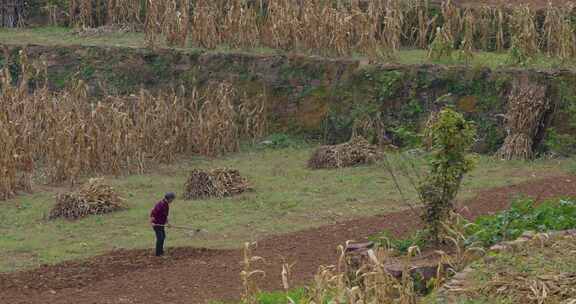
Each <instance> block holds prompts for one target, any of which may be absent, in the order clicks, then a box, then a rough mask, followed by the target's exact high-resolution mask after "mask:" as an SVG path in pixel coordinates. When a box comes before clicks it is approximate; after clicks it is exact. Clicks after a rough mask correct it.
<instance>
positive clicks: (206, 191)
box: [184, 168, 249, 200]
mask: <svg viewBox="0 0 576 304" xmlns="http://www.w3.org/2000/svg"><path fill="white" fill-rule="evenodd" d="M248 189H249V184H248V181H247V180H246V179H245V178H244V177H242V176H241V175H240V172H238V170H234V169H227V168H219V169H213V170H207V171H206V170H199V169H193V170H192V172H191V173H190V176H189V177H188V180H187V181H186V185H185V186H184V198H185V199H189V200H196V199H205V198H223V197H227V196H233V195H237V194H240V193H243V192H244V191H246V190H248Z"/></svg>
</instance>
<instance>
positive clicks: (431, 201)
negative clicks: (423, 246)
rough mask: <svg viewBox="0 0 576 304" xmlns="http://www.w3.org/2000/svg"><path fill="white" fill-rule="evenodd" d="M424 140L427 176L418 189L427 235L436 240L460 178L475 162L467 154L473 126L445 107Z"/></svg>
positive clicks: (451, 207) (472, 141) (456, 191)
mask: <svg viewBox="0 0 576 304" xmlns="http://www.w3.org/2000/svg"><path fill="white" fill-rule="evenodd" d="M426 137H427V138H428V141H429V143H430V147H431V157H430V159H429V163H428V166H429V173H428V175H427V177H426V178H425V179H424V180H423V181H422V182H421V184H420V186H419V187H418V193H419V195H420V199H421V200H422V202H423V203H424V209H425V213H424V215H423V217H424V220H425V222H426V224H427V226H428V227H427V228H428V229H429V232H430V236H431V237H432V238H433V239H434V240H435V241H439V237H440V233H441V230H442V223H443V222H445V221H446V220H447V219H448V216H449V214H450V211H452V210H453V209H454V206H453V200H454V198H455V197H456V194H457V193H458V190H459V189H460V184H461V183H462V179H463V178H464V175H465V174H466V173H467V172H469V171H471V170H472V169H473V168H474V165H475V161H476V159H475V158H474V157H472V156H470V155H468V151H469V150H470V148H471V146H472V144H473V143H474V139H475V137H476V127H475V126H474V124H472V123H471V122H468V121H466V119H464V116H463V115H462V114H460V113H458V112H456V111H454V110H452V109H450V108H445V109H444V110H442V111H440V113H438V114H437V117H436V118H435V119H432V123H431V125H430V127H429V128H428V129H427V132H426Z"/></svg>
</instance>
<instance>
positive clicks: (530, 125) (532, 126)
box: [496, 81, 551, 160]
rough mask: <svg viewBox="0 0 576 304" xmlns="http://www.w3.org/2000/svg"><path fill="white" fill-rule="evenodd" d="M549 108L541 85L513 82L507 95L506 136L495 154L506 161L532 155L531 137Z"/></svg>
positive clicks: (548, 102)
mask: <svg viewBox="0 0 576 304" xmlns="http://www.w3.org/2000/svg"><path fill="white" fill-rule="evenodd" d="M550 107H551V104H550V99H549V96H547V88H546V87H545V86H541V85H536V84H533V83H530V82H528V81H518V82H516V83H515V84H514V87H513V89H512V91H511V92H510V95H509V96H508V112H507V114H506V128H507V131H508V136H507V137H506V139H505V140H504V144H503V145H502V147H501V148H500V150H498V152H497V153H496V156H497V157H498V158H501V159H506V160H512V159H532V158H534V139H535V137H536V136H537V134H538V132H539V131H540V128H542V127H543V120H544V118H545V115H546V113H547V111H549V110H550Z"/></svg>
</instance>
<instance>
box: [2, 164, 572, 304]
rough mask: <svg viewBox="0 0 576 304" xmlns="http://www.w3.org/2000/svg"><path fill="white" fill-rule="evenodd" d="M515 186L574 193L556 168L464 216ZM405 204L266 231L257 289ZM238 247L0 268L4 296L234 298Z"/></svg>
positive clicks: (402, 215) (405, 225) (406, 225)
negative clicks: (21, 269)
mask: <svg viewBox="0 0 576 304" xmlns="http://www.w3.org/2000/svg"><path fill="white" fill-rule="evenodd" d="M518 194H524V195H530V196H534V197H538V198H540V199H544V198H550V197H557V196H575V195H576V177H575V176H571V175H559V176H555V177H548V178H545V179H537V180H532V181H529V182H524V183H521V184H518V185H513V186H506V187H499V188H494V189H488V190H483V191H480V192H479V193H478V195H477V196H476V197H475V198H474V199H471V200H468V201H466V203H465V205H466V206H467V207H468V210H469V213H468V214H467V216H468V217H470V218H473V217H475V216H478V215H481V214H487V213H490V212H494V211H498V210H501V209H503V208H506V207H508V205H509V202H510V199H511V198H512V197H513V196H515V195H518ZM416 223H417V219H416V218H414V216H413V215H412V213H410V212H408V211H401V212H396V213H390V214H386V215H381V216H374V217H367V218H362V219H355V220H351V221H345V222H341V223H338V224H335V225H329V226H323V227H320V228H314V229H309V230H305V231H301V232H295V233H290V234H285V235H282V236H276V237H271V238H268V239H265V240H263V241H260V242H259V244H258V248H257V250H256V251H255V252H254V254H256V255H258V256H262V257H264V259H265V261H266V262H265V265H263V266H262V267H261V268H262V269H263V270H265V271H266V273H267V279H266V280H265V281H264V282H262V286H263V287H264V288H265V289H269V290H270V289H280V287H281V277H280V270H281V268H280V267H281V266H280V265H281V264H282V263H283V262H284V261H285V260H286V261H290V262H292V261H296V262H297V264H296V266H295V268H294V280H295V281H296V283H300V284H302V283H305V282H306V281H308V280H310V279H311V277H312V275H313V273H314V269H316V268H317V267H318V266H319V265H329V264H332V263H334V262H335V261H336V256H337V253H336V250H335V248H336V246H337V245H339V244H342V243H343V242H345V241H346V240H348V239H353V238H354V239H356V240H358V238H359V237H361V236H367V235H370V234H373V233H375V232H378V231H381V230H383V229H388V230H390V231H392V232H393V233H395V234H396V235H398V236H401V235H405V234H406V233H408V232H410V231H413V230H414V229H416V228H417V227H416ZM241 256H242V252H241V251H240V250H207V249H195V248H177V249H173V250H171V251H170V258H169V259H160V260H158V259H154V258H152V257H151V256H150V255H149V252H148V251H142V250H134V251H117V252H112V253H109V254H106V255H102V256H98V257H95V258H92V259H89V260H81V261H73V262H67V263H63V264H58V265H55V266H45V267H42V268H40V269H37V270H32V271H28V272H16V273H9V274H2V275H0V290H1V291H0V298H1V299H3V301H5V303H13V304H15V303H27V304H28V303H30V304H32V303H75V304H84V303H86V304H88V303H102V304H104V303H206V302H208V301H210V300H215V299H223V300H235V299H238V297H239V294H240V291H241V284H240V280H239V272H240V271H241V266H240V263H239V261H240V260H241Z"/></svg>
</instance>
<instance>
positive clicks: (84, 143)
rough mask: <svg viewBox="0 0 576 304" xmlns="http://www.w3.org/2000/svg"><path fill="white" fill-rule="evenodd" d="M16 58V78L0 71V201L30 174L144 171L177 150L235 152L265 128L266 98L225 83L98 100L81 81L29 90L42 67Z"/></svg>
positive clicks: (50, 179) (28, 181) (58, 177)
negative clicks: (65, 86) (55, 89)
mask: <svg viewBox="0 0 576 304" xmlns="http://www.w3.org/2000/svg"><path fill="white" fill-rule="evenodd" d="M6 58H9V57H6ZM20 59H21V61H22V62H21V64H20V65H21V68H22V75H23V76H22V77H21V79H17V80H15V79H12V78H11V73H10V71H9V70H8V69H7V68H5V69H3V70H1V71H0V74H1V75H2V79H1V86H2V94H1V96H0V106H1V107H0V130H1V131H0V132H2V136H1V137H0V146H2V147H3V149H4V151H3V153H2V154H1V156H0V168H2V169H3V170H2V171H0V199H8V198H11V197H13V196H14V195H15V194H16V193H17V192H19V191H30V190H31V188H32V179H33V178H37V179H38V180H39V181H42V182H47V183H57V184H58V183H64V182H68V183H71V184H75V183H77V182H78V181H79V179H80V178H82V177H86V176H90V175H94V174H113V175H120V174H126V173H142V172H144V170H145V169H146V168H147V167H149V166H150V165H154V164H158V163H170V162H172V161H174V160H175V159H176V157H177V156H178V155H190V154H201V155H206V156H217V155H221V154H223V153H228V152H233V151H237V149H238V148H239V141H240V138H242V137H244V138H247V139H250V138H254V137H257V136H261V135H263V134H264V132H265V128H266V123H265V120H266V111H265V106H264V98H260V97H259V96H256V97H254V98H250V99H249V97H248V96H247V95H245V94H240V93H238V92H237V91H236V90H235V89H233V87H232V85H231V84H229V83H212V84H209V85H208V86H207V87H206V88H205V89H204V90H196V89H193V90H192V91H190V92H184V90H178V91H165V92H159V93H157V94H150V93H149V92H146V91H144V90H143V91H141V92H140V94H139V95H138V96H127V97H118V96H108V97H105V98H102V99H99V100H93V99H91V98H89V97H88V94H87V89H86V85H85V84H84V83H83V82H81V81H80V82H77V83H75V84H74V85H72V86H70V87H69V88H68V89H66V90H63V91H62V92H50V91H49V90H48V88H47V86H46V85H44V86H42V85H40V87H39V88H36V89H35V90H33V92H32V93H31V91H32V90H30V88H29V80H30V79H31V78H34V79H36V82H35V84H36V85H38V79H45V74H44V73H45V67H44V66H43V65H41V64H40V65H39V66H35V65H33V64H31V63H29V62H28V60H27V56H26V52H24V51H23V52H21V54H20ZM240 105H241V106H240ZM39 139H42V140H39Z"/></svg>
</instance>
